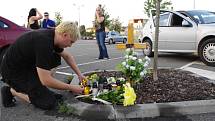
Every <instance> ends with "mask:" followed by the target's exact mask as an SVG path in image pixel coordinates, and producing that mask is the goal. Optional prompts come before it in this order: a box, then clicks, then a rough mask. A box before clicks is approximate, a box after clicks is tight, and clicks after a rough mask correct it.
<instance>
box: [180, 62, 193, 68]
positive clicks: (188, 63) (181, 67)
mask: <svg viewBox="0 0 215 121" xmlns="http://www.w3.org/2000/svg"><path fill="white" fill-rule="evenodd" d="M194 63H196V61H193V62H191V63H188V64H186V65H184V66H182V67H180V69H184V68H186V67H188V66H190V65H192V64H194Z"/></svg>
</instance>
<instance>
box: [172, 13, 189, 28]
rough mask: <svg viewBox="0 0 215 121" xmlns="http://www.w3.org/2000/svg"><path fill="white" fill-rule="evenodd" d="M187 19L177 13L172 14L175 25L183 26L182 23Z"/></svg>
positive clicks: (173, 24)
mask: <svg viewBox="0 0 215 121" xmlns="http://www.w3.org/2000/svg"><path fill="white" fill-rule="evenodd" d="M185 22H186V20H184V19H183V18H182V17H181V16H179V15H177V14H174V13H173V14H172V18H171V25H170V26H173V27H182V24H183V23H185Z"/></svg>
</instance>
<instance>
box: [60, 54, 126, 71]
mask: <svg viewBox="0 0 215 121" xmlns="http://www.w3.org/2000/svg"><path fill="white" fill-rule="evenodd" d="M121 58H123V57H118V58H111V59H103V60H97V61H91V62H87V63H80V64H77V65H78V66H83V65H88V64H93V63H99V62H104V61H111V60H118V59H121ZM66 68H69V66H64V67H59V68H57V70H60V69H66Z"/></svg>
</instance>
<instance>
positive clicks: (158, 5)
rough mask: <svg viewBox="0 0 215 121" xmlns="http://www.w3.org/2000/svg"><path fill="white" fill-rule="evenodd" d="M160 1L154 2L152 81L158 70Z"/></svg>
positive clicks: (156, 78) (155, 78)
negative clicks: (154, 24) (154, 25)
mask: <svg viewBox="0 0 215 121" xmlns="http://www.w3.org/2000/svg"><path fill="white" fill-rule="evenodd" d="M160 1H161V0H157V1H156V19H155V20H156V21H155V23H156V27H155V44H154V65H153V68H154V70H153V80H155V81H156V80H158V74H157V68H158V66H157V65H158V38H159V20H160Z"/></svg>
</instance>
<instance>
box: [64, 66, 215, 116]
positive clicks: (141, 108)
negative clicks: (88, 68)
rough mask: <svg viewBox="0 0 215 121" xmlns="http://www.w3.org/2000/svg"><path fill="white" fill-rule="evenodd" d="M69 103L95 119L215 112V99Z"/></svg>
mask: <svg viewBox="0 0 215 121" xmlns="http://www.w3.org/2000/svg"><path fill="white" fill-rule="evenodd" d="M177 70H180V69H177ZM92 72H94V71H92ZM191 74H192V75H194V76H198V77H199V75H197V74H194V73H192V72H191ZM75 80H76V81H75ZM208 81H209V80H208ZM77 82H79V80H78V78H77V76H75V78H74V80H73V81H72V83H73V84H77ZM68 103H69V106H71V107H73V108H75V109H77V111H75V112H74V113H75V114H76V115H79V116H81V117H86V118H87V117H93V118H94V119H125V118H128V119H132V118H146V117H158V116H182V115H192V114H202V113H212V112H215V99H211V100H195V101H182V102H169V103H150V104H136V105H134V106H128V107H124V106H121V105H101V104H100V105H98V104H88V103H84V102H81V101H79V100H77V99H75V98H74V99H71V100H70V101H69V102H68ZM98 114H99V115H98Z"/></svg>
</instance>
